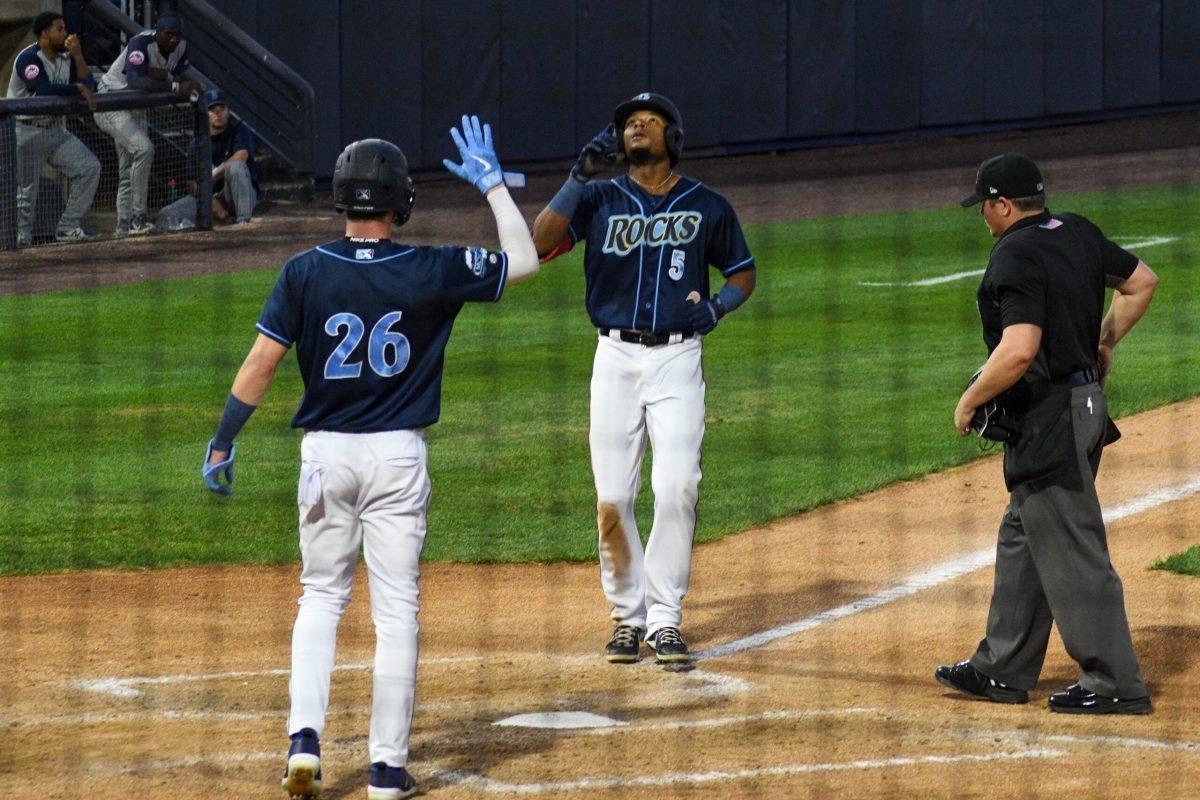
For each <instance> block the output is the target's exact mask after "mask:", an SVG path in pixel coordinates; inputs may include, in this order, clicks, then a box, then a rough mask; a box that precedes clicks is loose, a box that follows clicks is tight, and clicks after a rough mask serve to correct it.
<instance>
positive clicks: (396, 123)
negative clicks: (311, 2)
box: [339, 0, 422, 163]
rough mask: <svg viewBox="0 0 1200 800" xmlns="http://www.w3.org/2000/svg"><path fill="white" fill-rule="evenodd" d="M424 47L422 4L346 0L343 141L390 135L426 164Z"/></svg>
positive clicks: (415, 159) (410, 157)
mask: <svg viewBox="0 0 1200 800" xmlns="http://www.w3.org/2000/svg"><path fill="white" fill-rule="evenodd" d="M421 45H422V42H421V7H420V5H419V4H416V3H382V4H381V3H377V2H374V0H342V31H341V47H342V60H341V71H340V72H341V74H340V76H339V78H340V81H341V87H342V93H341V103H340V105H339V113H340V115H341V119H340V130H341V144H343V145H345V144H349V143H350V142H353V141H357V140H358V139H387V140H389V141H391V142H393V143H394V144H396V145H397V146H398V147H399V148H400V149H401V150H403V151H404V154H405V155H406V156H407V157H408V160H409V162H410V163H420V162H421V160H422V152H421V137H420V135H419V132H420V130H421V112H422V103H421V100H422V98H421V81H420V76H421V49H422V48H421ZM381 53H387V54H388V64H387V70H386V72H385V71H383V70H381V69H380V54H381Z"/></svg>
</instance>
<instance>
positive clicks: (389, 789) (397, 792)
mask: <svg viewBox="0 0 1200 800" xmlns="http://www.w3.org/2000/svg"><path fill="white" fill-rule="evenodd" d="M416 793H417V782H416V781H415V780H413V776H412V775H409V774H408V770H406V769H405V768H404V767H392V766H388V765H387V764H385V763H384V762H382V761H376V762H375V763H374V764H372V765H371V777H370V779H369V780H368V781H367V800H400V798H403V797H412V796H413V795H414V794H416Z"/></svg>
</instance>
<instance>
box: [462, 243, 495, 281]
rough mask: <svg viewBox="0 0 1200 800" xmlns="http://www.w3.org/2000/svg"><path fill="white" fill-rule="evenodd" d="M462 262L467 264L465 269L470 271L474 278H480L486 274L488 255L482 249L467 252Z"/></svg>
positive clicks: (493, 257) (493, 258)
mask: <svg viewBox="0 0 1200 800" xmlns="http://www.w3.org/2000/svg"><path fill="white" fill-rule="evenodd" d="M463 260H464V261H466V262H467V269H469V270H471V272H472V273H474V275H475V277H476V278H482V277H483V276H484V274H485V273H486V272H487V265H488V253H487V251H486V250H484V249H483V248H482V247H476V248H474V249H469V250H467V252H466V253H465V254H464V256H463ZM492 260H493V261H494V260H495V256H492Z"/></svg>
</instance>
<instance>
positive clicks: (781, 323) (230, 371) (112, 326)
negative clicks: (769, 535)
mask: <svg viewBox="0 0 1200 800" xmlns="http://www.w3.org/2000/svg"><path fill="white" fill-rule="evenodd" d="M1197 206H1198V203H1197V188H1196V187H1195V186H1193V185H1189V186H1186V187H1183V186H1171V187H1156V188H1148V189H1137V190H1125V191H1115V192H1108V193H1104V194H1094V195H1083V196H1077V197H1070V198H1054V202H1052V204H1051V208H1053V209H1058V210H1074V211H1079V212H1081V213H1084V214H1087V215H1089V216H1090V217H1092V218H1093V219H1094V220H1095V221H1096V222H1097V223H1099V224H1100V225H1101V226H1102V227H1103V228H1104V229H1105V230H1106V232H1108V233H1109V235H1110V236H1112V237H1113V238H1115V239H1117V240H1118V241H1121V242H1130V241H1136V240H1145V239H1147V238H1149V237H1172V241H1170V242H1167V243H1163V244H1156V245H1150V246H1145V247H1144V248H1138V247H1134V248H1132V249H1134V251H1135V252H1138V254H1139V255H1141V256H1142V258H1143V259H1144V260H1145V261H1146V262H1147V263H1149V264H1150V265H1151V266H1152V267H1153V268H1154V269H1155V270H1156V271H1157V272H1158V273H1159V274H1160V276H1161V277H1162V283H1161V285H1160V290H1159V293H1158V297H1157V298H1156V301H1155V305H1154V307H1153V308H1152V309H1151V313H1150V315H1149V316H1148V317H1147V319H1146V320H1145V321H1144V322H1143V324H1142V325H1141V326H1140V327H1139V328H1138V330H1137V331H1136V332H1135V333H1134V334H1133V335H1132V336H1131V338H1130V339H1129V340H1127V342H1125V343H1123V344H1122V346H1121V347H1120V349H1119V350H1118V353H1117V357H1118V361H1117V369H1118V375H1117V377H1116V378H1115V379H1114V381H1113V382H1112V383H1111V385H1110V395H1111V397H1112V400H1113V408H1114V413H1115V414H1117V415H1124V414H1129V413H1133V412H1136V411H1140V410H1144V409H1147V408H1151V407H1154V406H1158V405H1161V404H1164V403H1168V402H1172V401H1176V400H1181V399H1184V398H1188V397H1192V396H1194V395H1196V394H1198V393H1200V370H1197V368H1196V367H1197V359H1198V358H1200V355H1198V353H1197V348H1196V347H1195V342H1196V341H1197V339H1196V332H1197V323H1198V320H1200V280H1198V279H1197V276H1196V271H1195V268H1194V264H1193V261H1194V254H1195V253H1197V252H1200V247H1198V244H1200V241H1198V234H1197V232H1196V231H1195V228H1194V220H1195V219H1196V218H1197V211H1198V208H1197ZM747 235H748V238H749V240H750V245H751V249H752V251H753V252H754V254H755V255H756V257H757V260H758V264H759V282H758V291H757V293H756V294H755V296H754V297H753V298H752V299H751V300H750V301H749V303H748V304H747V305H746V306H745V307H744V308H743V309H742V310H740V311H739V312H738V313H737V314H735V315H734V316H732V317H730V318H728V319H726V320H725V321H723V322H722V324H721V326H720V327H719V328H718V329H717V331H716V333H715V334H714V335H712V336H711V337H709V338H708V339H707V340H706V342H705V372H706V377H707V380H708V387H709V389H708V391H709V394H708V427H707V434H706V438H705V449H704V473H705V479H704V483H703V484H702V486H701V504H700V518H699V531H698V536H699V539H700V540H702V541H707V540H712V539H716V538H719V537H721V536H723V535H725V534H728V533H731V532H734V531H737V530H741V529H744V528H745V527H747V526H750V525H753V524H756V523H762V522H765V521H768V520H771V519H775V518H778V517H781V516H785V515H789V514H793V513H796V512H799V511H804V510H806V509H810V508H813V507H815V506H819V505H821V504H825V503H829V502H831V501H833V500H836V499H839V498H844V497H848V496H852V495H855V494H859V493H862V492H866V491H869V490H871V489H875V488H877V487H880V486H883V485H885V484H888V483H891V482H894V481H897V480H901V479H904V478H910V477H914V476H918V475H922V474H925V473H929V472H932V471H936V470H939V469H944V468H947V467H951V466H954V465H957V464H961V463H963V462H965V461H968V460H970V459H972V458H975V457H977V456H978V455H979V449H978V447H977V446H976V443H975V440H973V439H960V438H959V437H958V436H956V435H955V434H954V432H953V431H952V429H951V427H952V426H951V413H952V411H953V408H954V405H955V402H956V401H957V398H958V394H959V391H960V389H961V387H962V384H963V382H964V381H965V379H966V378H967V376H969V374H970V372H971V371H972V370H973V369H974V368H975V367H977V366H978V365H979V364H980V363H982V361H983V358H984V355H985V353H984V349H983V344H982V340H981V337H980V332H979V323H978V316H977V313H976V310H975V304H974V296H975V290H976V287H977V284H978V279H977V278H966V279H963V280H957V281H952V282H948V283H943V284H939V285H934V286H926V287H897V288H887V287H868V286H861V285H859V284H858V282H859V281H911V280H918V279H925V278H931V277H936V276H940V275H946V274H950V273H956V272H962V271H966V270H972V269H982V267H983V265H984V264H985V263H986V259H987V253H988V249H989V248H990V246H991V239H990V237H989V236H988V234H987V231H986V229H985V227H984V225H983V222H982V220H980V218H979V215H978V214H977V213H974V212H971V211H964V210H961V209H958V208H953V209H938V210H932V211H921V212H909V213H902V214H876V215H866V216H858V217H846V218H826V219H817V220H806V221H799V222H793V223H786V224H771V225H752V226H748V227H747ZM580 258H581V253H580V252H576V253H572V254H571V255H570V256H569V257H567V258H565V259H561V260H560V261H558V262H555V263H554V264H552V265H549V266H547V267H545V268H544V271H543V274H542V275H540V276H538V277H537V278H535V279H533V280H531V281H530V282H528V283H525V284H522V285H519V286H515V287H510V288H509V290H508V292H507V293H506V297H505V300H504V301H503V302H502V303H500V304H499V305H498V306H472V307H468V308H467V309H466V310H465V311H464V313H463V314H462V316H461V317H460V318H459V321H458V323H457V325H456V329H455V332H454V335H453V337H452V338H451V341H450V347H449V350H448V356H447V365H446V376H445V381H444V387H443V388H444V393H443V403H442V421H441V423H440V424H438V425H436V426H435V427H434V428H432V429H431V430H430V434H429V439H430V453H431V468H432V472H433V485H434V495H433V504H432V507H431V510H430V533H429V537H428V541H427V544H426V550H425V555H426V558H427V559H430V560H456V561H536V562H543V561H555V560H579V559H591V558H594V557H595V554H596V545H595V534H594V496H593V488H592V482H591V473H590V469H589V463H588V453H587V394H588V377H589V374H590V369H591V354H592V352H593V349H594V339H595V333H594V330H593V329H591V328H589V325H588V321H587V317H586V314H585V312H584V310H583V301H582V291H583V278H582V273H581V270H580V267H579V264H580ZM275 274H276V271H275V270H255V271H248V272H241V273H236V274H232V275H222V276H216V277H207V278H197V279H188V280H176V281H164V282H149V283H142V284H137V285H132V286H124V287H117V288H111V289H102V290H95V291H73V292H61V293H54V294H44V295H35V296H24V297H4V298H0V359H2V363H3V369H2V371H0V486H2V487H3V488H2V490H0V572H2V573H22V572H41V571H50V570H62V569H81V568H91V567H108V566H119V567H147V566H165V565H181V564H205V563H220V562H232V563H237V562H283V561H292V560H295V559H297V558H298V548H297V544H296V534H295V529H296V522H295V516H296V510H295V505H294V504H295V479H296V475H297V472H298V469H299V455H298V449H299V438H300V437H299V434H298V433H297V432H294V431H292V430H291V429H290V428H289V427H288V422H289V420H290V418H291V414H292V412H293V411H294V410H295V407H296V404H297V401H298V399H299V396H300V384H299V377H298V375H297V373H296V370H295V366H294V361H293V360H292V358H291V357H290V356H289V358H288V359H287V360H286V361H285V363H284V366H283V367H282V368H281V370H280V374H279V376H278V378H277V379H276V382H275V385H274V386H273V387H272V389H271V391H270V393H269V394H268V395H267V399H266V401H265V402H264V404H263V405H262V407H261V408H260V409H259V411H258V413H257V414H256V415H255V416H254V418H253V419H252V420H251V421H250V424H249V425H248V426H247V428H246V430H245V431H244V432H243V433H242V435H241V436H240V437H239V440H238V445H239V452H238V469H239V473H238V477H237V480H236V483H235V487H236V490H237V491H236V494H235V495H234V496H233V497H232V498H222V497H217V496H215V495H212V494H210V493H209V492H208V491H206V490H205V489H204V487H203V484H202V482H201V480H200V477H199V464H200V460H201V457H202V455H203V452H204V447H205V444H206V442H207V441H208V438H209V437H210V436H211V435H212V431H213V428H214V426H215V424H216V419H217V416H218V414H219V413H220V410H221V408H222V405H223V403H224V399H225V395H226V392H227V391H228V388H229V385H230V383H231V381H232V379H233V376H234V373H235V372H236V370H237V367H238V365H239V364H240V363H241V359H242V358H243V356H244V354H245V352H246V350H247V349H248V347H249V345H250V344H251V342H252V341H253V339H254V336H255V331H254V328H253V325H254V322H255V320H256V319H257V315H258V312H259V309H260V307H261V304H262V302H263V300H264V298H265V297H266V294H267V292H268V290H269V289H270V287H271V285H272V283H273V281H274V279H275ZM714 275H715V273H714ZM648 464H649V458H648V459H647V476H646V480H645V481H644V486H645V487H646V488H645V489H644V491H643V497H642V498H641V500H640V501H639V508H640V515H639V518H640V519H642V520H645V521H646V522H645V524H644V526H643V535H645V534H646V533H647V532H648V521H649V510H650V506H651V496H650V491H649V476H648Z"/></svg>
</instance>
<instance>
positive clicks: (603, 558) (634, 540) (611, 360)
mask: <svg viewBox="0 0 1200 800" xmlns="http://www.w3.org/2000/svg"><path fill="white" fill-rule="evenodd" d="M701 349H702V348H701V343H700V340H699V339H698V338H695V339H687V340H684V341H682V342H679V343H677V344H666V345H660V346H658V347H645V346H643V345H640V344H631V343H629V342H622V341H616V340H613V339H611V338H609V337H606V336H601V337H600V341H599V342H598V344H597V346H596V359H595V363H594V365H593V368H592V389H591V432H590V436H589V440H590V444H591V452H592V474H593V476H594V477H595V481H596V500H597V504H596V509H597V521H598V526H599V529H600V583H601V585H602V586H603V587H604V596H605V597H606V598H608V602H609V603H611V604H612V619H613V622H614V623H616V624H618V625H630V626H633V627H635V628H644V629H645V630H646V635H647V638H649V637H651V636H653V635H654V633H655V632H656V631H657V630H658V629H659V628H663V627H667V626H671V627H678V626H679V623H680V620H681V616H682V604H683V596H684V595H685V594H686V593H687V589H688V582H689V580H690V578H691V568H692V540H693V538H694V536H695V531H696V500H697V498H698V497H699V485H700V477H701V476H700V445H701V442H702V441H703V439H704V389H705V387H704V370H703V367H702V365H701ZM647 436H648V437H649V441H650V447H651V449H652V450H653V456H652V459H653V464H652V469H651V472H650V482H651V488H652V489H653V490H654V525H653V527H652V528H651V529H650V538H649V540H648V542H647V545H646V548H645V551H643V550H642V542H641V539H640V538H639V537H638V529H637V522H636V520H635V519H634V515H633V508H634V501H635V500H636V499H637V494H638V489H639V488H640V486H641V468H642V456H643V455H644V453H645V451H646V441H647Z"/></svg>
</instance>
